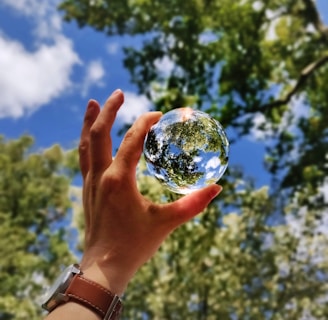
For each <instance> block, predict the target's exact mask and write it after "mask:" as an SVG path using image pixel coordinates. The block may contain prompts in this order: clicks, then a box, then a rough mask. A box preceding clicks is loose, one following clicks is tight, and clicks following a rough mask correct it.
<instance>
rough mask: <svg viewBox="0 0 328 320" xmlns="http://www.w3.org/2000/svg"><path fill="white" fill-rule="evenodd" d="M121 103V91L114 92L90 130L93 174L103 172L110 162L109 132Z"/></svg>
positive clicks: (110, 145) (122, 98)
mask: <svg viewBox="0 0 328 320" xmlns="http://www.w3.org/2000/svg"><path fill="white" fill-rule="evenodd" d="M123 101H124V95H123V92H122V91H121V90H116V91H114V92H113V93H112V95H111V96H110V97H109V98H108V99H107V101H106V102H105V105H104V107H103V109H102V110H101V111H100V113H99V115H98V117H97V119H96V121H95V122H94V124H93V125H92V127H91V129H90V140H91V142H90V158H91V170H92V173H93V174H97V173H98V172H103V171H104V170H105V169H106V168H107V167H108V166H109V165H110V164H111V162H112V140H111V138H110V130H111V128H112V126H113V123H114V121H115V118H116V113H117V111H118V109H119V108H120V107H121V105H122V104H123Z"/></svg>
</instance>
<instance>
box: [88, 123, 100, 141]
mask: <svg viewBox="0 0 328 320" xmlns="http://www.w3.org/2000/svg"><path fill="white" fill-rule="evenodd" d="M102 132H103V129H102V126H100V125H98V124H97V125H92V126H91V128H90V137H91V139H92V140H93V139H97V138H98V137H99V136H101V135H102Z"/></svg>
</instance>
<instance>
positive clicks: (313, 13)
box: [303, 0, 328, 41]
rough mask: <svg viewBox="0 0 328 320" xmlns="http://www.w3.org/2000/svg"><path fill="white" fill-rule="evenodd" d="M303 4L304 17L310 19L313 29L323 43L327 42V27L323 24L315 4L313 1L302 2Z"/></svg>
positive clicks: (304, 0)
mask: <svg viewBox="0 0 328 320" xmlns="http://www.w3.org/2000/svg"><path fill="white" fill-rule="evenodd" d="M303 2H304V4H305V12H306V15H307V16H308V17H309V18H310V19H311V22H312V23H313V25H314V27H315V28H316V29H317V31H318V32H319V33H320V34H321V35H322V37H323V38H324V39H325V41H328V27H327V26H326V25H325V24H324V23H323V21H322V19H321V17H320V14H319V12H318V9H317V6H316V4H315V2H314V1H313V0H303Z"/></svg>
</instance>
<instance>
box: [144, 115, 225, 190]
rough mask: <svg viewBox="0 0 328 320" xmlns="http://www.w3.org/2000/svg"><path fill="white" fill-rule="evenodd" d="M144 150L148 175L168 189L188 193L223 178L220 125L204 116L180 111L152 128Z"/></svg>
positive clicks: (222, 139)
mask: <svg viewBox="0 0 328 320" xmlns="http://www.w3.org/2000/svg"><path fill="white" fill-rule="evenodd" d="M143 151H144V155H145V159H146V163H147V168H148V171H149V173H150V174H151V175H153V176H155V177H156V178H157V179H158V180H159V181H160V182H161V183H162V184H163V185H164V186H165V187H167V188H168V189H169V190H171V191H173V192H175V193H180V194H187V193H190V192H192V191H194V190H197V189H200V188H203V187H205V186H207V185H210V184H213V183H215V182H217V181H218V180H219V179H220V178H221V177H222V175H223V174H224V172H225V170H226V168H227V166H228V153H229V142H228V139H227V136H226V134H225V132H224V130H223V128H222V126H221V124H220V123H219V122H218V121H217V120H215V119H213V118H211V117H210V116H209V115H208V114H207V113H205V112H202V111H198V110H193V109H191V108H179V109H174V110H172V111H170V112H167V113H165V114H164V115H163V116H162V117H161V119H160V120H159V122H157V123H156V124H155V125H153V126H152V127H151V129H150V130H149V132H148V134H147V136H146V138H145V142H144V150H143Z"/></svg>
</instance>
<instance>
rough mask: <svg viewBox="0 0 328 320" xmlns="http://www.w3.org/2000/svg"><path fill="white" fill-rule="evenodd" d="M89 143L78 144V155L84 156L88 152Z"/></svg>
mask: <svg viewBox="0 0 328 320" xmlns="http://www.w3.org/2000/svg"><path fill="white" fill-rule="evenodd" d="M88 147H89V142H88V141H86V140H81V141H80V143H79V147H78V150H79V154H85V153H86V152H87V151H88Z"/></svg>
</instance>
